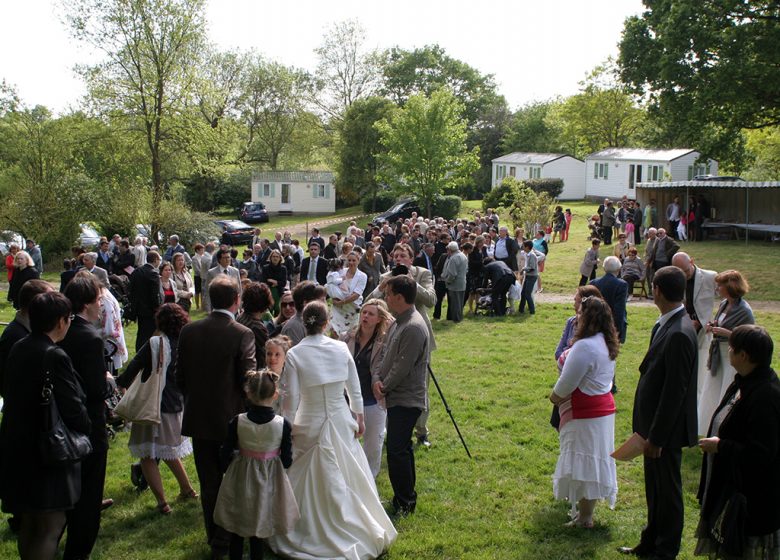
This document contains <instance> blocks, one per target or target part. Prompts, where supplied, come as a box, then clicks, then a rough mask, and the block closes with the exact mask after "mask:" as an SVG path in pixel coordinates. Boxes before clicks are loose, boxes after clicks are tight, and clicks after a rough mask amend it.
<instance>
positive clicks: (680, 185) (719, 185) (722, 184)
mask: <svg viewBox="0 0 780 560" xmlns="http://www.w3.org/2000/svg"><path fill="white" fill-rule="evenodd" d="M636 186H637V188H639V189H695V190H698V189H777V188H780V181H662V182H660V183H637V184H636Z"/></svg>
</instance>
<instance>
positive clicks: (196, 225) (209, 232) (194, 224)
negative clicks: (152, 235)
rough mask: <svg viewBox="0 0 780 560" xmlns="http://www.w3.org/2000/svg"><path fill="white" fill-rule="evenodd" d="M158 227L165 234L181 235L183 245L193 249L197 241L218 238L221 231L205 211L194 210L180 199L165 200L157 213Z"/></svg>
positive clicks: (202, 241) (203, 241)
mask: <svg viewBox="0 0 780 560" xmlns="http://www.w3.org/2000/svg"><path fill="white" fill-rule="evenodd" d="M157 219H158V224H159V225H158V227H159V228H160V231H161V232H162V233H163V235H165V236H169V235H173V234H174V233H175V234H176V235H178V236H179V240H180V241H181V243H182V245H184V246H185V247H187V249H189V250H192V246H193V245H195V243H205V242H207V241H211V240H214V239H218V238H219V235H220V232H219V228H218V227H217V225H216V224H215V223H214V220H213V218H212V217H211V216H209V215H208V214H204V213H203V212H193V211H192V210H190V209H189V208H188V207H187V206H186V205H185V204H184V203H183V202H179V201H178V200H163V202H162V204H161V205H160V208H159V211H158V213H157Z"/></svg>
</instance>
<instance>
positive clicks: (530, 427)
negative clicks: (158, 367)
mask: <svg viewBox="0 0 780 560" xmlns="http://www.w3.org/2000/svg"><path fill="white" fill-rule="evenodd" d="M567 206H568V207H570V208H572V211H573V212H574V213H575V221H574V223H573V227H572V232H571V241H569V242H568V243H563V244H557V243H556V244H555V245H553V246H552V247H551V251H550V257H549V259H548V261H547V268H546V270H545V272H544V274H543V279H544V290H545V293H550V292H558V293H560V294H565V295H567V296H570V295H572V294H573V292H574V289H575V287H576V284H577V281H578V280H579V274H578V272H577V271H578V269H579V263H580V260H581V258H582V255H583V254H584V251H585V248H586V247H587V241H586V239H585V216H587V214H588V213H589V212H590V211H591V210H592V209H593V208H594V205H592V204H587V205H586V204H582V203H576V204H573V203H567ZM475 207H476V206H475ZM344 227H345V223H337V224H334V225H332V226H330V227H328V228H326V229H325V232H326V233H328V232H330V231H333V230H336V229H341V231H344ZM689 247H692V248H693V249H691V251H690V252H691V253H692V254H693V256H694V257H695V258H696V259H697V261H698V263H699V264H700V265H701V266H703V267H706V268H713V269H715V270H724V269H725V268H730V267H736V268H739V269H740V270H742V271H743V272H745V274H746V275H747V277H748V279H749V280H750V282H751V284H752V292H751V293H750V294H749V295H748V300H749V301H750V300H751V299H752V300H770V301H778V300H780V290H778V287H777V286H775V283H774V282H773V281H772V280H773V279H771V280H770V277H769V275H770V274H771V272H770V271H772V270H778V268H777V265H778V260H779V259H778V256H777V254H776V253H775V249H776V248H775V247H774V246H773V245H770V244H764V243H761V242H752V243H751V244H750V246H749V248H748V250H747V251H745V248H744V244H738V243H730V242H722V241H715V242H708V243H697V244H690V245H689ZM689 247H686V248H689ZM602 252H603V251H602ZM743 253H745V254H746V255H745V256H744V257H743V256H742V255H743ZM603 256H606V255H602V258H603ZM47 279H53V277H52V278H49V277H48V275H47ZM3 299H4V298H3ZM572 313H573V309H572V306H571V305H570V304H562V303H556V304H539V306H538V307H537V314H536V316H535V317H528V316H524V317H519V316H509V317H505V318H485V317H476V318H473V317H467V318H466V320H465V321H464V322H463V323H461V324H459V325H454V324H452V323H449V322H447V321H441V322H434V331H435V334H436V339H437V344H438V347H439V349H438V350H437V351H436V352H435V353H434V355H433V369H434V372H435V374H436V376H437V378H438V380H439V382H440V384H441V387H442V390H443V391H444V394H445V396H446V398H447V400H448V403H449V405H450V407H451V409H452V412H453V414H454V416H455V419H456V420H457V422H458V424H459V426H460V429H461V432H462V433H463V435H464V437H465V439H466V442H467V443H468V446H469V448H470V450H471V453H472V455H473V456H474V458H473V459H472V460H469V459H468V458H467V457H466V454H465V452H464V451H463V448H462V446H461V443H460V441H459V439H458V437H457V434H456V433H455V431H454V429H453V427H452V425H451V423H450V420H449V417H448V416H447V414H446V411H445V409H444V407H443V405H442V403H441V400H440V399H439V396H438V393H437V392H436V389H435V387H434V386H433V385H431V393H430V396H431V417H430V421H429V427H430V429H431V440H432V442H433V447H432V448H431V449H430V450H427V451H425V450H423V451H419V452H418V453H417V454H416V463H417V474H418V478H417V491H418V494H419V502H418V509H417V512H416V513H415V514H414V515H413V516H411V517H408V518H406V519H402V520H400V521H399V522H398V524H397V528H398V530H399V536H398V540H397V541H396V543H395V545H394V546H393V547H392V548H391V550H390V552H389V554H388V555H387V558H388V559H390V560H395V559H409V560H412V559H414V560H417V559H429V558H436V559H458V558H469V559H472V558H474V559H510V558H511V559H527V560H532V559H533V560H536V559H539V558H544V559H549V560H553V559H577V560H580V559H607V560H609V559H618V558H621V556H620V555H619V554H618V553H617V552H616V550H615V548H616V547H617V546H622V545H635V544H637V543H638V540H639V531H640V530H641V528H642V526H643V524H644V521H645V501H644V487H643V474H642V464H641V460H635V461H634V462H631V463H621V464H619V465H618V482H619V494H618V503H617V506H616V508H615V510H614V511H610V510H609V509H608V508H607V507H606V506H604V505H603V504H602V505H600V506H599V507H598V508H597V511H596V518H597V525H596V528H595V529H594V530H591V531H585V530H578V529H570V528H563V527H562V525H563V523H564V522H565V521H566V520H567V518H566V512H567V509H568V507H567V504H565V503H563V502H556V501H555V500H554V499H553V498H552V482H551V475H552V473H553V471H554V468H555V462H556V459H557V454H558V441H557V434H556V432H555V431H554V430H553V429H552V428H551V427H550V426H549V424H548V420H549V416H550V410H551V405H550V403H549V401H548V400H547V396H548V394H549V392H550V389H551V388H552V386H553V384H554V381H555V379H556V377H557V369H556V366H555V362H554V359H553V352H554V349H555V347H556V344H557V342H558V339H559V337H560V333H561V329H562V328H563V324H564V322H565V320H566V318H567V317H568V316H570V315H571V314H572ZM628 313H629V328H628V337H627V342H626V344H625V345H624V346H623V348H622V349H621V353H620V356H619V357H618V360H617V383H618V386H619V388H620V392H619V393H618V394H617V396H616V401H617V406H618V413H617V416H616V430H615V431H616V440H617V442H618V443H619V442H621V441H622V440H623V439H624V438H626V437H628V436H629V435H630V433H631V410H632V406H633V395H634V389H635V387H636V382H637V379H638V366H639V363H640V361H641V359H642V357H643V356H644V353H645V351H646V349H647V344H648V336H649V332H650V329H651V327H652V325H653V323H654V321H655V319H656V318H657V311H656V310H655V308H654V307H652V306H636V305H632V304H629V311H628ZM12 317H13V310H12V309H10V306H9V305H8V304H7V303H6V302H5V301H3V302H2V303H0V320H2V321H8V320H10V319H11V318H12ZM198 317H199V316H198V315H197V314H196V316H195V318H198ZM756 320H757V322H758V323H759V324H762V325H764V326H765V327H767V328H768V329H769V331H770V333H771V334H772V336H773V337H774V338H775V339H776V340H780V313H770V312H765V311H757V312H756ZM134 337H135V326H134V325H131V326H130V327H129V328H128V329H127V338H128V345H129V346H130V347H132V346H133V340H134ZM774 365H775V367H776V368H777V367H778V366H780V360H778V359H777V358H776V359H775V364H774ZM130 463H131V459H130V457H129V454H128V451H127V434H126V433H123V434H119V436H118V437H117V439H116V440H115V441H114V442H113V443H112V445H111V450H110V453H109V466H108V474H107V480H106V496H107V497H111V498H113V499H114V500H115V505H114V507H112V508H111V509H109V510H107V511H106V512H105V514H104V516H103V524H102V528H101V533H100V537H99V539H98V543H97V546H96V550H95V553H94V554H93V555H92V558H93V560H107V559H111V560H114V559H118V558H121V559H122V560H136V559H137V560H147V559H187V560H189V559H205V558H207V557H208V549H207V547H206V545H205V539H204V531H203V525H202V518H201V512H200V508H199V506H198V504H195V503H183V504H180V503H173V504H172V505H173V507H174V513H173V514H172V515H170V516H167V517H162V516H160V515H159V514H157V513H156V511H155V510H154V499H153V498H152V496H151V494H150V493H149V492H148V491H147V492H145V493H143V494H141V495H136V494H135V492H134V491H133V489H132V487H131V485H130V481H129V465H130ZM700 463H701V455H700V453H699V451H698V450H697V449H690V450H687V451H686V452H685V453H684V456H683V482H684V487H685V507H686V524H685V532H684V536H683V550H682V553H681V555H680V558H692V551H693V546H694V538H693V532H694V529H695V527H696V523H697V521H698V505H697V504H696V499H695V494H696V489H697V486H698V481H699V467H700ZM185 464H186V466H187V469H188V471H189V473H190V476H191V478H192V479H193V480H195V481H196V480H197V477H196V475H195V468H194V463H193V461H192V458H189V459H187V460H186V462H185ZM163 479H164V482H165V484H166V492H167V493H168V495H169V496H170V497H174V496H175V495H176V493H177V491H178V490H177V488H176V486H175V482H174V480H173V477H172V476H171V475H170V473H169V472H167V470H165V468H164V467H163ZM378 486H379V493H380V496H381V497H382V498H383V499H385V500H387V499H389V498H390V497H391V495H392V492H391V489H390V484H389V481H388V479H387V471H386V468H385V466H384V465H383V469H382V472H381V473H380V475H379V479H378ZM3 519H4V518H3ZM14 557H16V549H15V542H14V539H13V537H12V535H11V534H10V532H9V531H8V529H7V526H6V524H5V523H4V522H3V523H0V558H14Z"/></svg>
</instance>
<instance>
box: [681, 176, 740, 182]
mask: <svg viewBox="0 0 780 560" xmlns="http://www.w3.org/2000/svg"><path fill="white" fill-rule="evenodd" d="M693 180H694V181H744V179H743V178H742V177H737V176H735V175H696V177H694V178H693Z"/></svg>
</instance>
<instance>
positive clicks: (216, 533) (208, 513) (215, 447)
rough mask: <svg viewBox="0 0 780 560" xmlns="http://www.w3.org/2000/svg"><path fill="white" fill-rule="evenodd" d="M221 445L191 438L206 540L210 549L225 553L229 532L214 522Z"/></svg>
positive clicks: (228, 541) (229, 538)
mask: <svg viewBox="0 0 780 560" xmlns="http://www.w3.org/2000/svg"><path fill="white" fill-rule="evenodd" d="M221 445H222V444H221V443H220V442H218V441H210V440H207V439H200V438H192V454H193V455H194V456H195V469H196V470H197V472H198V481H199V482H200V504H201V507H202V508H203V525H204V527H205V528H206V540H207V541H208V543H209V545H210V546H211V548H212V550H214V551H216V552H219V553H222V554H225V553H227V552H228V550H229V548H230V541H231V536H230V533H228V532H227V531H226V530H225V529H223V528H222V527H220V526H219V525H217V524H216V523H214V508H215V507H216V505H217V495H218V494H219V486H220V484H222V469H220V468H219V448H220V446H221Z"/></svg>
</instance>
